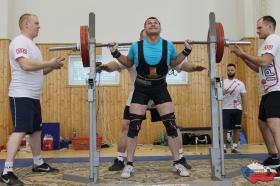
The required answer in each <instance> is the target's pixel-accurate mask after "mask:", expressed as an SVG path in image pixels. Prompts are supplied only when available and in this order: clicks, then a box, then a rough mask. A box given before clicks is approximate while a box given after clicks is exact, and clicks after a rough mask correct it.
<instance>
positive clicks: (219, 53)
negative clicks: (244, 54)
mask: <svg viewBox="0 0 280 186" xmlns="http://www.w3.org/2000/svg"><path fill="white" fill-rule="evenodd" d="M215 28H216V62H217V63H219V62H221V60H222V58H223V55H224V47H228V46H229V45H250V44H251V42H249V41H233V40H229V39H225V38H224V28H223V25H222V23H220V22H216V23H215ZM88 38H89V37H88V26H80V43H77V44H72V45H66V46H55V47H50V48H49V51H57V50H73V51H80V52H81V57H82V62H83V66H84V67H89V66H90V58H89V39H88ZM172 43H173V44H184V41H173V42H172ZM131 44H132V43H118V45H119V46H129V45H131ZM190 44H210V42H209V31H208V36H207V41H191V42H190ZM96 47H108V44H98V43H97V44H96Z"/></svg>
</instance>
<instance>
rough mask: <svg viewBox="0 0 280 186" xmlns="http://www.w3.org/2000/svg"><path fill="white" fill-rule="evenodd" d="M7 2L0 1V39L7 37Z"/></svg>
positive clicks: (4, 0)
mask: <svg viewBox="0 0 280 186" xmlns="http://www.w3.org/2000/svg"><path fill="white" fill-rule="evenodd" d="M7 15H8V0H0V38H7V36H8V29H7V28H8V16H7Z"/></svg>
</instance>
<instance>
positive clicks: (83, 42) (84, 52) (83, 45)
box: [80, 26, 90, 67]
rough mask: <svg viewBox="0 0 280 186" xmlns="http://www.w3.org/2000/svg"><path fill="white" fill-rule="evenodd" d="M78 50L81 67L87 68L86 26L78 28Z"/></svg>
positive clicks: (88, 62) (88, 63) (88, 61)
mask: <svg viewBox="0 0 280 186" xmlns="http://www.w3.org/2000/svg"><path fill="white" fill-rule="evenodd" d="M80 50H81V57H82V61H83V66H84V67H89V66H90V60H89V45H88V26H80Z"/></svg>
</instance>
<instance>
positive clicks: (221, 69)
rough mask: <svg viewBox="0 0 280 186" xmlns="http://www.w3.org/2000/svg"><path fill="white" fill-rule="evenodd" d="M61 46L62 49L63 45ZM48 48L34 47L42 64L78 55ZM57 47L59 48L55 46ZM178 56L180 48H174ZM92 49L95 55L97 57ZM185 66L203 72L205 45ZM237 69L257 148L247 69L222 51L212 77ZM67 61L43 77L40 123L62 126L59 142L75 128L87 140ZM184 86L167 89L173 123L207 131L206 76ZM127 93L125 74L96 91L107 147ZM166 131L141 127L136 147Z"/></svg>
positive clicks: (6, 125)
mask: <svg viewBox="0 0 280 186" xmlns="http://www.w3.org/2000/svg"><path fill="white" fill-rule="evenodd" d="M246 40H250V41H251V42H252V43H253V44H252V45H251V46H246V47H245V48H246V50H247V51H249V52H250V53H251V54H255V53H256V48H257V40H255V39H250V38H247V39H246ZM9 42H10V41H9V40H0V48H1V50H0V56H1V59H0V113H1V117H0V135H1V138H0V144H6V140H7V137H8V135H9V134H10V132H11V131H12V120H11V114H10V110H9V102H8V95H7V92H8V86H9V82H10V78H11V77H10V66H9V61H8V45H9ZM63 44H65V43H63ZM50 45H52V46H53V44H39V47H40V49H41V51H42V53H43V56H44V58H46V59H50V58H52V57H54V56H58V55H61V56H66V57H67V56H68V55H75V54H77V55H79V53H77V52H71V51H57V52H49V51H48V47H49V46H50ZM60 45H61V44H60ZM176 48H177V50H178V51H181V50H182V49H183V46H180V45H177V46H176ZM100 52H101V51H100V49H99V48H98V49H97V53H100ZM189 61H190V62H192V63H195V64H201V65H203V66H205V67H207V68H208V56H207V46H206V45H195V46H194V49H193V52H192V54H191V55H190V59H189ZM228 63H235V64H236V65H237V78H239V79H241V80H242V81H243V82H244V83H245V85H246V88H247V91H248V93H247V95H248V113H249V115H248V117H247V118H244V120H243V128H244V130H245V132H246V135H247V137H248V141H249V143H252V144H254V143H261V142H262V137H261V135H260V132H259V129H258V125H257V114H258V104H259V96H260V94H259V91H258V90H259V87H258V77H257V75H256V74H255V73H254V72H253V71H251V70H250V69H248V67H247V66H245V65H244V64H243V62H242V61H240V60H239V59H237V58H236V57H235V56H234V55H232V54H230V51H229V49H228V48H225V54H224V57H223V60H222V62H221V63H220V64H218V65H217V75H218V76H220V77H224V78H226V65H227V64H228ZM67 69H68V66H67V61H65V66H64V67H63V69H62V70H59V71H55V72H53V73H51V74H49V75H47V76H45V84H44V89H43V92H42V96H41V103H42V111H43V121H44V122H59V123H60V124H61V126H60V127H61V136H63V137H68V138H69V137H71V135H72V129H73V128H75V129H76V130H77V132H78V135H88V131H89V127H88V103H87V87H86V86H80V87H73V86H72V87H71V86H69V85H68V77H67V75H68V73H67ZM188 78H189V81H188V84H187V85H169V90H170V94H171V96H172V99H173V103H174V105H175V111H176V118H177V123H178V124H179V125H181V126H182V127H210V126H211V124H210V122H211V121H210V109H211V107H210V87H209V86H210V85H209V78H208V72H207V71H203V72H194V73H189V76H188ZM129 90H130V77H129V74H128V73H127V72H126V71H123V72H122V73H121V77H120V85H118V86H99V87H97V128H98V133H99V134H102V136H103V139H104V141H105V142H107V143H116V141H117V138H118V136H119V131H120V129H121V121H122V112H123V108H124V105H125V103H126V99H127V97H128V93H129ZM161 131H163V132H164V131H165V129H164V127H163V125H162V124H161V123H160V122H157V123H151V122H150V116H149V114H147V120H146V121H144V122H143V125H142V130H141V132H140V134H139V143H148V144H149V143H152V142H153V141H154V140H155V139H156V138H158V137H159V135H160V132H161Z"/></svg>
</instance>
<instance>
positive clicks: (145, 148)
mask: <svg viewBox="0 0 280 186" xmlns="http://www.w3.org/2000/svg"><path fill="white" fill-rule="evenodd" d="M209 147H210V145H187V146H184V152H185V154H186V155H205V154H208V153H209ZM228 151H230V150H228ZM240 151H241V152H242V153H244V154H256V153H266V152H267V151H266V148H265V146H264V145H240ZM30 152H31V151H30V148H21V149H20V151H19V153H18V154H17V158H31V157H32V155H31V153H30ZM116 152H117V150H116V145H111V146H110V147H109V148H102V149H101V150H100V156H101V157H114V156H115V155H116ZM88 154H89V151H88V150H73V149H72V148H69V149H61V150H53V151H43V152H42V156H43V157H48V158H52V157H55V158H74V157H88ZM135 155H136V156H167V155H170V151H169V149H168V147H167V146H160V145H138V146H137V150H136V154H135ZM5 156H6V151H1V152H0V159H5Z"/></svg>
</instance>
